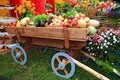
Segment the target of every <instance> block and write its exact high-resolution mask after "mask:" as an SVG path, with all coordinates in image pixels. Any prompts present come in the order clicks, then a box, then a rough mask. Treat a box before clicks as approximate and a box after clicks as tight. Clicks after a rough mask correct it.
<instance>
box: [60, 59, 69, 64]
mask: <svg viewBox="0 0 120 80" xmlns="http://www.w3.org/2000/svg"><path fill="white" fill-rule="evenodd" d="M62 62H63V63H64V64H65V65H68V64H69V63H70V62H69V60H67V59H62Z"/></svg>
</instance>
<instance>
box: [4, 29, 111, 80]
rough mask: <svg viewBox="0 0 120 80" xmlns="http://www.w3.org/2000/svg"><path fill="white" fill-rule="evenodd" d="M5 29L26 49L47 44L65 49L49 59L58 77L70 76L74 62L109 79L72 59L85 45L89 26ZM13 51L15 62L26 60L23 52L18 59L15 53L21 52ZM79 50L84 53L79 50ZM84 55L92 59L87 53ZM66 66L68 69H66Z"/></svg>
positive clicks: (92, 72)
mask: <svg viewBox="0 0 120 80" xmlns="http://www.w3.org/2000/svg"><path fill="white" fill-rule="evenodd" d="M6 30H7V32H8V33H9V34H15V35H16V36H17V39H18V41H19V42H22V43H24V45H25V50H26V51H27V50H30V49H32V48H34V47H38V46H48V47H53V48H60V49H65V50H67V53H68V54H66V52H57V53H56V54H54V56H53V57H52V60H51V66H52V70H53V72H54V73H55V74H56V75H58V76H60V77H64V78H70V77H72V76H73V74H74V72H75V64H77V65H78V66H80V67H81V68H83V69H85V70H87V71H88V72H90V73H91V74H93V75H94V76H96V77H98V78H99V79H101V80H109V79H108V78H106V77H104V76H103V75H101V74H99V73H97V72H96V71H94V70H92V69H91V68H89V67H87V66H85V65H84V64H82V63H80V62H79V61H77V60H75V59H74V58H75V57H76V56H77V55H78V52H79V50H80V49H81V48H83V47H85V46H86V42H87V40H88V38H89V36H88V33H89V28H66V27H64V28H63V27H6ZM18 49H19V48H18ZM15 51H16V54H14V56H13V58H14V60H15V61H16V62H18V63H21V61H26V58H27V57H26V54H23V55H24V57H23V58H22V60H20V59H18V57H16V55H20V56H21V55H22V54H21V52H20V51H19V50H15ZM80 52H81V53H83V54H85V53H84V52H82V51H81V50H80ZM85 55H86V54H85ZM86 56H87V57H90V58H92V59H94V58H93V57H92V56H90V55H88V54H87V55H86ZM19 58H20V57H19ZM67 66H68V67H69V69H67ZM68 70H69V71H68ZM61 71H62V73H61Z"/></svg>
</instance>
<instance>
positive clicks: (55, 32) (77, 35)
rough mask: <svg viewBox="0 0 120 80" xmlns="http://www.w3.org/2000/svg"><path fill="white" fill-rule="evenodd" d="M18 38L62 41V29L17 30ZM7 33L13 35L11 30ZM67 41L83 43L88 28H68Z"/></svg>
mask: <svg viewBox="0 0 120 80" xmlns="http://www.w3.org/2000/svg"><path fill="white" fill-rule="evenodd" d="M18 31H19V34H20V36H26V37H36V38H49V39H60V40H64V34H63V28H62V27H54V28H52V27H44V28H43V27H39V28H38V27H37V28H36V27H34V28H33V27H24V28H18ZM8 32H9V33H14V31H12V30H10V29H9V30H8ZM68 32H69V40H73V41H83V40H85V41H86V40H87V39H88V36H87V35H88V32H89V29H88V28H79V29H78V28H68Z"/></svg>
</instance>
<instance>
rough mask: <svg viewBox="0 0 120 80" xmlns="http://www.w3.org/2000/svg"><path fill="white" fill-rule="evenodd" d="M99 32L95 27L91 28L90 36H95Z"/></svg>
mask: <svg viewBox="0 0 120 80" xmlns="http://www.w3.org/2000/svg"><path fill="white" fill-rule="evenodd" d="M96 32H97V29H96V28H95V27H93V26H90V32H89V34H90V35H93V34H95V33H96Z"/></svg>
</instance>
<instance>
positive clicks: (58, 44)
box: [31, 38, 64, 48]
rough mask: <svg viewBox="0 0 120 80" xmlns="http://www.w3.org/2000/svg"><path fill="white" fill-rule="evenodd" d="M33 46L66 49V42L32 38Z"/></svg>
mask: <svg viewBox="0 0 120 80" xmlns="http://www.w3.org/2000/svg"><path fill="white" fill-rule="evenodd" d="M31 44H34V45H41V46H49V47H57V48H64V42H63V41H62V40H55V39H43V38H32V41H31Z"/></svg>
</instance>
